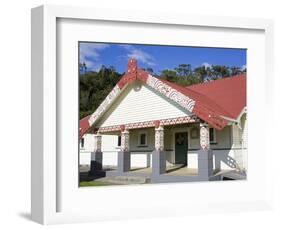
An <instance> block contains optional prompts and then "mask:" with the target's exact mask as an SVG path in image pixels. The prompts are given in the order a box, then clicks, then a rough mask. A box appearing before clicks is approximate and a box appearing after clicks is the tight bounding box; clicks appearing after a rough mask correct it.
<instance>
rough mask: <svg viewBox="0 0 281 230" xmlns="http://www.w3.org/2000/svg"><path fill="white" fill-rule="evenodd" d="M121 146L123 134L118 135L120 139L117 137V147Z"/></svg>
mask: <svg viewBox="0 0 281 230" xmlns="http://www.w3.org/2000/svg"><path fill="white" fill-rule="evenodd" d="M120 146H121V135H119V136H118V139H117V147H120Z"/></svg>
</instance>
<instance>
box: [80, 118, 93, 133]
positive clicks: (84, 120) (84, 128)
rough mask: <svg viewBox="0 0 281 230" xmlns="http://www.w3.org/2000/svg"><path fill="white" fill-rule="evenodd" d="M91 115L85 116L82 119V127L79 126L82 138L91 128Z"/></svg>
mask: <svg viewBox="0 0 281 230" xmlns="http://www.w3.org/2000/svg"><path fill="white" fill-rule="evenodd" d="M90 116H91V115H89V116H87V117H84V118H82V119H81V120H80V125H79V126H80V127H79V136H80V138H81V137H82V136H83V135H84V134H85V133H86V132H87V131H88V129H89V128H90V124H89V118H90Z"/></svg>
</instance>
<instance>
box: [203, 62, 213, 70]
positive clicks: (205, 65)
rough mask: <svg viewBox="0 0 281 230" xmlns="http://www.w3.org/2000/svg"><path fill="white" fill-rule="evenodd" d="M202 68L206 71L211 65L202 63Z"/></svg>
mask: <svg viewBox="0 0 281 230" xmlns="http://www.w3.org/2000/svg"><path fill="white" fill-rule="evenodd" d="M202 66H204V67H205V69H207V68H210V67H211V66H212V65H211V64H209V63H208V62H203V63H202Z"/></svg>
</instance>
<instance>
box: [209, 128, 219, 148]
mask: <svg viewBox="0 0 281 230" xmlns="http://www.w3.org/2000/svg"><path fill="white" fill-rule="evenodd" d="M210 129H213V132H214V133H213V135H214V140H213V141H211V140H210V144H216V143H217V130H216V129H215V128H213V127H209V137H211V136H210Z"/></svg>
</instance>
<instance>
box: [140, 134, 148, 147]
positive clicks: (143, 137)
mask: <svg viewBox="0 0 281 230" xmlns="http://www.w3.org/2000/svg"><path fill="white" fill-rule="evenodd" d="M139 146H147V133H146V132H140V133H139Z"/></svg>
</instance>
